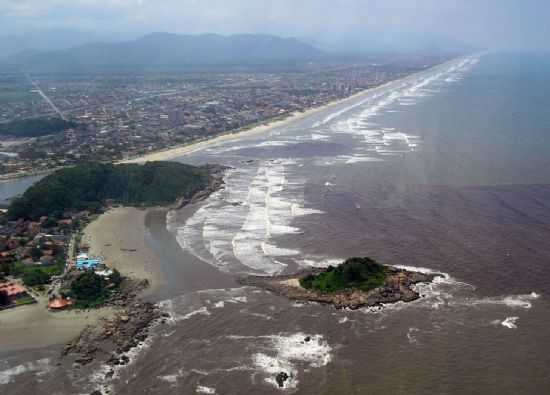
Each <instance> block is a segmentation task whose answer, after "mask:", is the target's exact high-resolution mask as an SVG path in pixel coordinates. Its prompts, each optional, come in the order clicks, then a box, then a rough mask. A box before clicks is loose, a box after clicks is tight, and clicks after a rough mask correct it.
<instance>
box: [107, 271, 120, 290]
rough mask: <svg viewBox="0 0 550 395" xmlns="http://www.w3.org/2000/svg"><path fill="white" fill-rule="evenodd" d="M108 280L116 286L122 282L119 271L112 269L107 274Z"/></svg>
mask: <svg viewBox="0 0 550 395" xmlns="http://www.w3.org/2000/svg"><path fill="white" fill-rule="evenodd" d="M109 281H110V282H111V284H113V285H114V286H115V287H117V288H118V287H119V286H120V283H121V282H122V276H121V275H120V272H119V271H118V270H116V269H113V273H112V274H111V275H110V276H109Z"/></svg>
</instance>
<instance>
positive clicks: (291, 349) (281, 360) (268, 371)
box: [252, 332, 332, 389]
mask: <svg viewBox="0 0 550 395" xmlns="http://www.w3.org/2000/svg"><path fill="white" fill-rule="evenodd" d="M261 338H263V339H267V340H268V341H269V343H268V344H267V349H266V350H265V351H264V352H258V353H256V354H254V355H253V357H252V360H253V365H254V366H255V367H256V368H257V369H259V370H260V371H261V372H263V373H264V374H265V375H266V377H265V378H264V380H265V381H266V382H267V383H269V384H271V385H273V386H274V387H276V388H279V385H278V384H277V382H276V380H275V376H276V375H277V374H278V373H280V372H285V373H287V374H288V375H289V376H290V377H289V379H288V380H287V381H285V383H284V387H283V389H287V388H296V387H297V385H298V382H299V381H298V376H299V371H298V367H299V366H305V367H306V368H319V367H322V366H325V365H327V364H328V363H329V362H330V361H331V359H332V355H331V351H332V347H330V346H329V344H328V343H327V342H326V341H325V340H324V338H323V336H322V335H306V334H304V333H301V332H299V333H295V334H291V335H276V336H265V337H261Z"/></svg>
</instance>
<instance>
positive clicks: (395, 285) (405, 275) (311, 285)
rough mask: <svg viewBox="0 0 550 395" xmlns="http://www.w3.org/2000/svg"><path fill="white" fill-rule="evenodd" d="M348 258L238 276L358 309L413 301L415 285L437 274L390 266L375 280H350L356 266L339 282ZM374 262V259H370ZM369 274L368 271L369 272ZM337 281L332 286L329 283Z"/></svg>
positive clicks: (271, 288) (289, 295) (248, 281)
mask: <svg viewBox="0 0 550 395" xmlns="http://www.w3.org/2000/svg"><path fill="white" fill-rule="evenodd" d="M353 259H368V258H351V259H349V260H347V261H346V262H344V263H343V264H342V265H340V268H339V267H338V266H337V267H336V268H334V267H331V266H330V267H328V268H314V269H310V270H304V271H301V272H298V273H295V274H291V275H280V276H248V277H244V278H241V279H239V282H240V283H241V284H243V285H248V286H255V287H260V288H263V289H266V290H269V291H271V292H273V293H276V294H278V295H282V296H285V297H287V298H289V299H293V300H300V301H310V302H318V303H324V304H331V305H333V306H334V307H336V308H339V309H341V308H349V309H358V308H361V307H371V306H381V305H383V304H389V303H396V302H400V301H402V302H412V301H414V300H416V299H418V298H420V295H419V293H418V292H416V291H415V289H414V285H415V284H418V283H428V282H431V281H433V279H434V278H435V277H436V276H437V274H432V273H430V274H428V273H420V272H414V271H410V270H405V269H400V268H397V267H393V266H386V265H379V264H377V263H375V264H376V265H379V266H380V268H381V269H380V271H379V272H377V273H376V278H375V279H374V280H376V281H374V280H373V279H372V278H370V279H369V278H368V275H367V276H366V278H365V279H364V281H357V280H356V279H353V275H354V274H353V273H357V272H358V271H357V270H356V269H357V267H360V265H362V263H358V265H359V266H356V267H355V268H351V269H350V272H351V274H344V275H342V276H341V277H343V278H344V279H346V278H347V279H348V280H349V282H348V283H346V282H345V281H340V279H339V277H338V274H337V271H340V272H345V271H346V269H347V266H346V265H348V262H349V261H351V260H353ZM372 262H374V261H372ZM369 275H370V274H369ZM331 281H333V282H334V283H336V284H337V285H336V286H333V285H332V284H331V283H330V282H331ZM377 281H378V283H377Z"/></svg>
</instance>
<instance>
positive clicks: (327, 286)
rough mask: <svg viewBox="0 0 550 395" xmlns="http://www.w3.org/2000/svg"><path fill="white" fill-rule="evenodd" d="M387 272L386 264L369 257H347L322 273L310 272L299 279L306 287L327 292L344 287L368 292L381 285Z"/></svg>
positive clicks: (343, 288) (336, 290)
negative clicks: (339, 263)
mask: <svg viewBox="0 0 550 395" xmlns="http://www.w3.org/2000/svg"><path fill="white" fill-rule="evenodd" d="M387 273H388V270H387V267H386V266H384V265H381V264H380V263H378V262H376V261H375V260H373V259H371V258H349V259H347V260H346V261H345V262H344V263H342V264H341V265H338V266H336V267H333V266H329V267H328V268H327V270H326V271H324V272H322V273H319V274H310V275H308V276H306V277H304V278H302V279H300V285H301V286H302V287H304V288H306V289H312V290H317V291H320V292H327V293H332V292H338V291H341V290H345V289H359V290H361V291H365V292H368V291H370V290H371V289H374V288H377V287H381V286H383V285H384V283H385V281H386V276H387Z"/></svg>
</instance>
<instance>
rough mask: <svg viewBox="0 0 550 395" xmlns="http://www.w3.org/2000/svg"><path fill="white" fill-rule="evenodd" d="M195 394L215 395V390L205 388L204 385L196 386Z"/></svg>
mask: <svg viewBox="0 0 550 395" xmlns="http://www.w3.org/2000/svg"><path fill="white" fill-rule="evenodd" d="M196 392H197V394H215V393H216V389H215V388H213V387H206V386H204V385H198V386H197V389H196Z"/></svg>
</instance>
